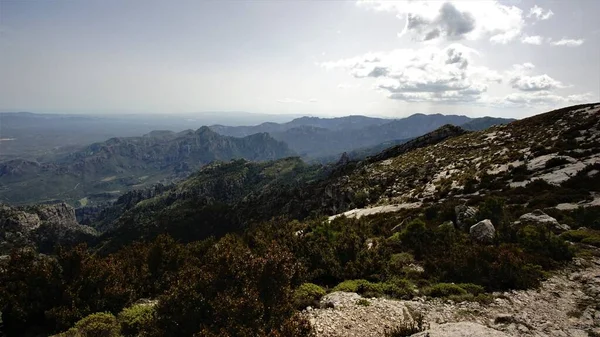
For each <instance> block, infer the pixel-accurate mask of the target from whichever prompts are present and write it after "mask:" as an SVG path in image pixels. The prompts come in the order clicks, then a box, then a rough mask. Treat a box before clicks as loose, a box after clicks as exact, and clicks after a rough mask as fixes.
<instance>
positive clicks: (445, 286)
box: [424, 283, 468, 297]
mask: <svg viewBox="0 0 600 337" xmlns="http://www.w3.org/2000/svg"><path fill="white" fill-rule="evenodd" d="M424 293H425V294H426V295H428V296H432V297H448V296H450V295H466V294H468V292H467V291H466V290H465V289H463V288H462V287H461V286H459V285H457V284H454V283H438V284H435V285H433V286H431V287H428V288H425V289H424Z"/></svg>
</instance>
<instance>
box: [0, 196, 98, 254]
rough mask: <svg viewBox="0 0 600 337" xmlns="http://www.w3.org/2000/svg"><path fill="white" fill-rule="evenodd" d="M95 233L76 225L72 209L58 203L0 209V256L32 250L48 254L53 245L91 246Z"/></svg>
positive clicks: (88, 228) (2, 206)
mask: <svg viewBox="0 0 600 337" xmlns="http://www.w3.org/2000/svg"><path fill="white" fill-rule="evenodd" d="M96 237H97V233H96V231H95V230H94V229H93V228H91V227H88V226H82V225H80V224H79V223H77V220H76V218H75V210H74V209H73V207H71V206H69V205H67V204H65V203H61V204H56V205H36V206H26V207H11V206H7V205H0V253H7V252H9V251H10V250H11V249H13V248H19V247H26V246H34V247H37V248H38V249H39V250H40V251H42V252H50V251H52V250H53V248H54V247H55V246H56V245H57V244H61V245H73V244H76V243H79V242H92V241H93V240H94V239H95V238H96Z"/></svg>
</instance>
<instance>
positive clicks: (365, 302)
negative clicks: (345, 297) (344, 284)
mask: <svg viewBox="0 0 600 337" xmlns="http://www.w3.org/2000/svg"><path fill="white" fill-rule="evenodd" d="M356 305H360V306H363V307H368V306H370V305H371V302H369V301H368V300H367V299H364V298H361V299H358V300H356Z"/></svg>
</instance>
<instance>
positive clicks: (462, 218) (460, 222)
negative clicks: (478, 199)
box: [454, 205, 477, 230]
mask: <svg viewBox="0 0 600 337" xmlns="http://www.w3.org/2000/svg"><path fill="white" fill-rule="evenodd" d="M454 213H455V214H456V227H457V228H459V229H461V230H467V228H469V227H468V226H469V225H470V224H472V223H474V222H475V215H476V214H477V208H475V207H472V206H467V205H458V206H456V207H454Z"/></svg>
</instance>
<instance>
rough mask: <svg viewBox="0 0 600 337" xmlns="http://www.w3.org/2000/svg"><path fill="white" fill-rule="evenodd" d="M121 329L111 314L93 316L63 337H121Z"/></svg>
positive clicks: (99, 313)
mask: <svg viewBox="0 0 600 337" xmlns="http://www.w3.org/2000/svg"><path fill="white" fill-rule="evenodd" d="M120 335H121V328H120V326H119V323H118V322H117V319H116V318H115V316H114V315H113V314H111V313H109V312H97V313H95V314H91V315H89V316H87V317H85V318H83V319H81V320H80V321H79V322H77V323H76V324H75V326H74V327H73V328H72V329H70V330H69V331H67V332H66V333H65V334H63V336H69V337H70V336H73V337H119V336H120Z"/></svg>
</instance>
